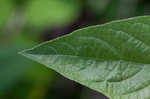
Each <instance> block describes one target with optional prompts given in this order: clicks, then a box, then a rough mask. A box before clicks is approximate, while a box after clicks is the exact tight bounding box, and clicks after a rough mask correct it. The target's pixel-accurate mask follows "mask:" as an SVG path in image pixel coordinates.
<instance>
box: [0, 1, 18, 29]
mask: <svg viewBox="0 0 150 99" xmlns="http://www.w3.org/2000/svg"><path fill="white" fill-rule="evenodd" d="M14 8H15V4H14V2H13V1H12V0H0V28H2V27H4V25H5V24H6V23H7V22H8V20H9V18H10V17H11V15H12V13H13V11H14V10H15V9H14Z"/></svg>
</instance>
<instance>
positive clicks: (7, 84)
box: [0, 0, 150, 99]
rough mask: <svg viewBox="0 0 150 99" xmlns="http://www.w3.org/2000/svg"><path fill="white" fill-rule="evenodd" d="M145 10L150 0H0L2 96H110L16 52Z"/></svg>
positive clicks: (4, 98)
mask: <svg viewBox="0 0 150 99" xmlns="http://www.w3.org/2000/svg"><path fill="white" fill-rule="evenodd" d="M149 14H150V0H0V99H66V98H67V99H108V98H107V97H105V96H104V95H102V94H101V93H98V92H96V91H93V90H91V89H88V88H87V87H84V86H82V85H80V84H78V83H76V82H74V81H71V80H68V79H66V78H64V77H62V76H61V75H59V74H58V73H56V72H54V71H53V70H51V69H48V68H46V67H45V66H43V65H40V64H38V63H36V62H33V61H31V60H28V59H26V58H25V57H22V56H21V55H18V53H17V52H19V51H21V50H23V49H26V48H30V47H32V46H34V45H36V44H39V43H41V42H44V41H47V40H51V39H54V38H56V37H59V36H62V35H65V34H67V33H70V32H72V31H74V30H76V29H79V28H83V27H87V26H91V25H97V24H103V23H105V22H108V21H112V20H117V19H124V18H128V17H133V16H141V15H149Z"/></svg>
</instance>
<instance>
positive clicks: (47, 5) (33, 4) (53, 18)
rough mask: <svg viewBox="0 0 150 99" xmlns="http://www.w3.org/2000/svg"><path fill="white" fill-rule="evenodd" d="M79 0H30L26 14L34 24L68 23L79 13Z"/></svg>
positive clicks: (31, 23) (30, 22) (29, 21)
mask: <svg viewBox="0 0 150 99" xmlns="http://www.w3.org/2000/svg"><path fill="white" fill-rule="evenodd" d="M79 7H80V5H79V1H78V0H28V2H27V3H26V11H25V15H26V18H27V21H28V23H29V24H30V25H33V26H46V25H53V24H54V25H55V24H66V23H68V22H71V21H73V20H74V19H75V18H77V16H78V14H79Z"/></svg>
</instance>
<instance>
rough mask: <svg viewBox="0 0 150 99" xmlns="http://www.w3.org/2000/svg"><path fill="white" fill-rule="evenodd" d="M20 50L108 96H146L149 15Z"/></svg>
mask: <svg viewBox="0 0 150 99" xmlns="http://www.w3.org/2000/svg"><path fill="white" fill-rule="evenodd" d="M21 54H23V55H24V56H26V57H28V58H30V59H32V60H35V61H37V62H39V63H41V64H44V65H46V66H47V67H49V68H51V69H53V70H55V71H57V72H58V73H60V74H62V75H63V76H65V77H67V78H69V79H71V80H74V81H76V82H79V83H80V84H83V85H85V86H87V87H89V88H91V89H94V90H97V91H99V92H102V93H103V94H105V95H106V96H108V97H110V98H111V99H149V98H150V86H149V85H150V16H141V17H135V18H129V19H126V20H120V21H113V22H110V23H107V24H104V25H97V26H92V27H88V28H84V29H80V30H77V31H74V32H72V33H71V34H68V35H66V36H63V37H59V38H57V39H55V40H51V41H48V42H45V43H42V44H40V45H38V46H36V47H34V48H32V49H28V50H25V51H23V52H22V53H21Z"/></svg>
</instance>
